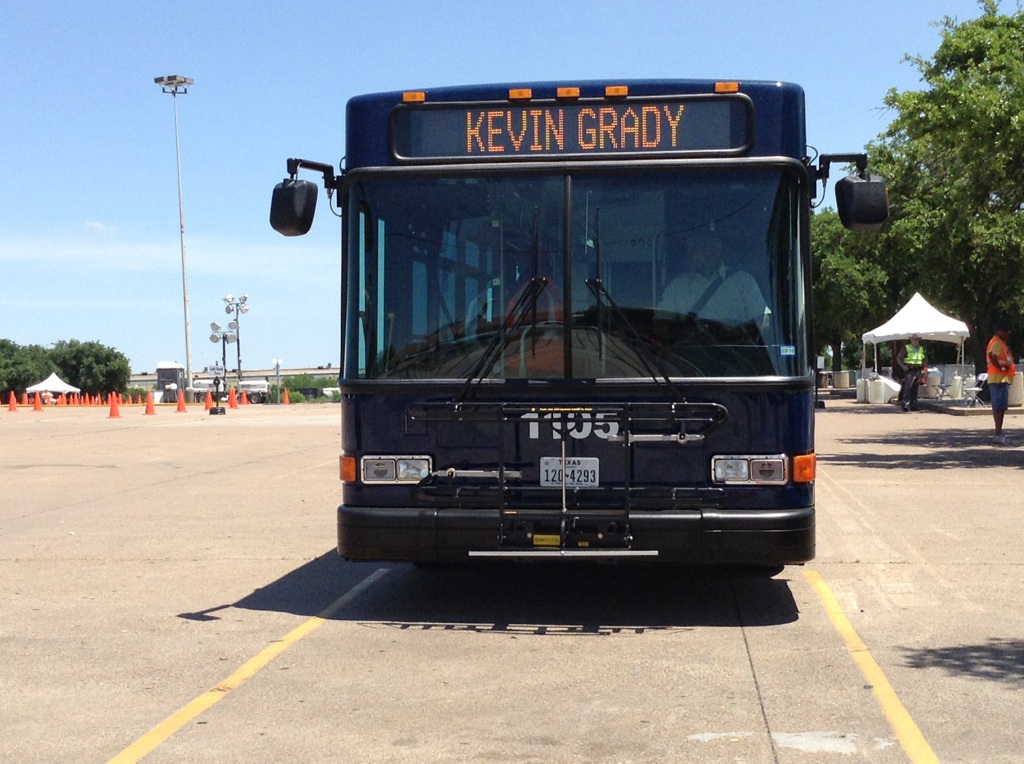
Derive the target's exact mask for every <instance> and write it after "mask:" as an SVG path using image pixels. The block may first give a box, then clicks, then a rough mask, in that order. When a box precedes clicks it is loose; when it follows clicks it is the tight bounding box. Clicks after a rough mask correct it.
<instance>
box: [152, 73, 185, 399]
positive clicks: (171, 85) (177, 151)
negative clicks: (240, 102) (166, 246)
mask: <svg viewBox="0 0 1024 764" xmlns="http://www.w3.org/2000/svg"><path fill="white" fill-rule="evenodd" d="M153 82H155V83H156V84H157V85H159V86H160V87H161V89H162V90H163V92H165V93H170V94H171V97H172V99H173V103H174V158H175V161H176V162H177V165H178V224H179V227H180V229H181V294H182V299H183V301H184V304H185V390H186V391H188V390H191V389H192V330H191V328H190V326H189V320H188V267H187V265H186V260H185V205H184V204H183V202H182V198H181V144H180V142H179V141H178V94H179V93H181V94H182V95H184V94H186V93H188V86H189V85H191V84H192V82H193V80H191V79H189V78H188V77H182V76H181V75H180V74H169V75H167V76H166V77H156V78H154V79H153Z"/></svg>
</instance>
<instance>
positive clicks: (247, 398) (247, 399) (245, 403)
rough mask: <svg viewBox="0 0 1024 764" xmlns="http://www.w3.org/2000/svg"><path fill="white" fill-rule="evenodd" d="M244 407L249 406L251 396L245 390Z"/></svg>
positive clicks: (243, 392)
mask: <svg viewBox="0 0 1024 764" xmlns="http://www.w3.org/2000/svg"><path fill="white" fill-rule="evenodd" d="M242 405H243V406H248V405H249V396H248V394H247V393H246V392H245V390H243V391H242Z"/></svg>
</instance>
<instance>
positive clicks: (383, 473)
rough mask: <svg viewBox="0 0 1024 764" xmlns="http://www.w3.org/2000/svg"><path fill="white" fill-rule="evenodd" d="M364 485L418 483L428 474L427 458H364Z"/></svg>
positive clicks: (428, 462)
mask: <svg viewBox="0 0 1024 764" xmlns="http://www.w3.org/2000/svg"><path fill="white" fill-rule="evenodd" d="M361 466H362V469H361V470H360V474H361V475H362V478H363V482H364V483H377V484H382V483H390V484H395V483H418V482H420V481H421V480H423V478H425V477H427V475H429V474H430V457H429V456H364V457H363V458H362V460H361Z"/></svg>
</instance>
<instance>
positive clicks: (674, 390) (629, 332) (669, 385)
mask: <svg viewBox="0 0 1024 764" xmlns="http://www.w3.org/2000/svg"><path fill="white" fill-rule="evenodd" d="M586 284H587V288H588V289H590V291H591V293H592V294H593V295H594V298H595V299H596V300H597V310H598V316H602V315H603V314H604V304H605V303H606V302H607V305H608V311H607V312H608V315H609V317H610V318H611V322H612V324H613V325H614V326H615V328H616V329H618V330H619V332H621V333H622V335H623V336H624V337H625V338H626V342H625V343H624V344H625V346H626V347H628V348H629V349H630V350H632V351H633V355H634V356H636V359H637V360H638V361H639V362H640V365H641V366H643V369H644V371H645V372H646V373H647V376H649V377H650V378H651V379H653V380H654V381H655V383H657V384H662V385H664V386H665V388H666V389H667V390H668V391H669V393H670V394H671V396H672V398H674V399H675V400H677V401H680V402H685V401H686V399H685V397H684V396H683V395H682V394H681V393H680V392H679V388H678V387H676V385H675V384H674V383H673V382H672V380H671V379H670V378H669V376H668V374H666V373H665V371H664V370H663V369H662V367H661V363H660V362H659V361H658V357H657V356H656V355H655V354H654V353H652V352H651V351H650V349H649V348H648V345H649V342H650V341H649V340H646V339H644V338H643V337H642V336H640V333H639V332H638V331H637V330H636V328H635V327H634V326H633V324H632V322H631V321H630V320H629V318H628V317H627V316H626V314H625V313H623V312H622V308H620V307H619V306H618V305H617V304H616V303H615V300H613V299H612V296H611V295H610V294H609V293H608V290H607V289H605V287H604V284H603V283H601V279H587V281H586ZM597 328H598V331H599V332H601V333H603V332H604V328H603V327H602V326H601V325H600V324H598V327H597Z"/></svg>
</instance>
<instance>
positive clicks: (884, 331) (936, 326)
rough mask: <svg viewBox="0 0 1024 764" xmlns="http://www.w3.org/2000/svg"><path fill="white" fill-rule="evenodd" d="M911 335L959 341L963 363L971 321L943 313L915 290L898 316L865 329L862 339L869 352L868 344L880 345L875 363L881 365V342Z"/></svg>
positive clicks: (927, 338) (924, 338)
mask: <svg viewBox="0 0 1024 764" xmlns="http://www.w3.org/2000/svg"><path fill="white" fill-rule="evenodd" d="M911 334H917V335H920V337H921V339H922V340H931V341H938V342H952V343H954V344H956V345H957V346H958V348H959V350H958V356H959V357H960V360H961V363H962V362H963V352H964V340H965V339H966V338H968V337H970V336H971V333H970V332H969V331H968V330H967V324H965V323H964V322H963V321H959V320H957V319H955V318H952V317H951V316H947V315H946V314H944V313H940V312H939V311H938V310H936V309H935V308H933V307H932V306H931V305H930V304H929V303H928V301H927V300H926V299H924V298H923V297H922V296H921V294H920V292H915V293H914V296H913V297H911V298H910V301H909V302H908V303H907V304H906V305H904V306H903V307H902V308H900V309H899V310H898V311H897V312H896V315H894V316H893V317H892V318H890V319H889V320H888V321H886V322H885V323H884V324H882V325H881V326H879V327H878V328H877V329H872V330H871V331H870V332H865V333H864V334H863V335H861V339H862V340H863V341H864V347H865V353H866V350H867V345H868V343H872V344H874V345H875V346H876V348H875V354H876V364H875V365H876V366H877V353H878V350H877V345H878V343H880V342H890V341H892V340H901V339H909V338H910V335H911ZM861 365H863V364H861Z"/></svg>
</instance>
